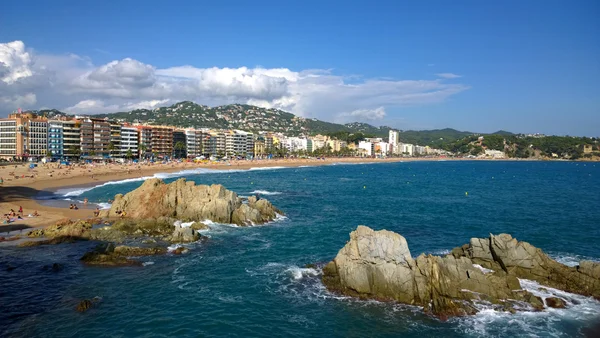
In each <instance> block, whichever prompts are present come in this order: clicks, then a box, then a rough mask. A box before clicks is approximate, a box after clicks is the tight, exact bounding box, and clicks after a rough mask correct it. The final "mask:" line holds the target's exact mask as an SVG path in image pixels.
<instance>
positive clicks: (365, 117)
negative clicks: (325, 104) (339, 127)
mask: <svg viewBox="0 0 600 338" xmlns="http://www.w3.org/2000/svg"><path fill="white" fill-rule="evenodd" d="M385 116H386V113H385V108H384V107H378V108H375V109H357V110H354V111H351V112H349V113H340V114H338V116H337V121H339V122H348V121H377V120H383V119H384V118H385Z"/></svg>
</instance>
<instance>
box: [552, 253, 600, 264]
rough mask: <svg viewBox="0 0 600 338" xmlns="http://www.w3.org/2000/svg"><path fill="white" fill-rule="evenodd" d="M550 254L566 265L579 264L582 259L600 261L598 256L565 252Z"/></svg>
mask: <svg viewBox="0 0 600 338" xmlns="http://www.w3.org/2000/svg"><path fill="white" fill-rule="evenodd" d="M548 256H549V257H550V258H552V259H554V260H555V261H557V262H559V263H561V264H564V265H566V266H577V265H579V262H581V261H592V262H600V259H598V258H596V257H588V256H583V255H576V254H570V253H564V252H549V253H548Z"/></svg>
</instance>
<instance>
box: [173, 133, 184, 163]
mask: <svg viewBox="0 0 600 338" xmlns="http://www.w3.org/2000/svg"><path fill="white" fill-rule="evenodd" d="M186 149H187V140H186V136H185V132H184V131H183V130H174V131H173V157H174V158H186V157H187V150H186Z"/></svg>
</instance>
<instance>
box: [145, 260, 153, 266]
mask: <svg viewBox="0 0 600 338" xmlns="http://www.w3.org/2000/svg"><path fill="white" fill-rule="evenodd" d="M152 264H154V262H152V261H149V262H144V263H142V266H148V265H152Z"/></svg>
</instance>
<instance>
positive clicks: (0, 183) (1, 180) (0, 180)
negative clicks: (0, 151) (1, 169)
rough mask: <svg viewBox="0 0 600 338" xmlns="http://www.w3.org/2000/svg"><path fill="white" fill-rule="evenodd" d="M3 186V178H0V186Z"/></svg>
mask: <svg viewBox="0 0 600 338" xmlns="http://www.w3.org/2000/svg"><path fill="white" fill-rule="evenodd" d="M2 184H4V177H0V185H2Z"/></svg>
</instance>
